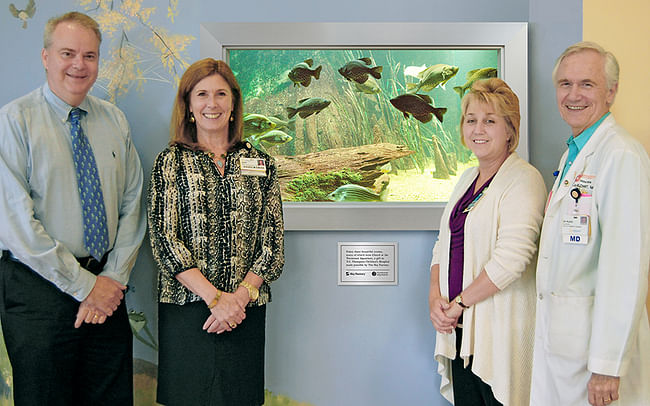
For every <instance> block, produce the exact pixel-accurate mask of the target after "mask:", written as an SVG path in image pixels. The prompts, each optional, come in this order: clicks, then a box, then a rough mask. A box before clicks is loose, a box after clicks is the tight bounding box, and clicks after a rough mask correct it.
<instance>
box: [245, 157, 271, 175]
mask: <svg viewBox="0 0 650 406" xmlns="http://www.w3.org/2000/svg"><path fill="white" fill-rule="evenodd" d="M239 167H240V169H241V174H242V175H249V176H266V162H264V160H263V159H261V158H239Z"/></svg>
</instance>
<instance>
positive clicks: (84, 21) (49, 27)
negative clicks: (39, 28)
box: [43, 11, 102, 49]
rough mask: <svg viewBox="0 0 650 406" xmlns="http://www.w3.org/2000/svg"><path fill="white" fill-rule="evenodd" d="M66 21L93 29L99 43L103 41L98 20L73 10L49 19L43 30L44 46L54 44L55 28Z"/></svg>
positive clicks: (47, 46)
mask: <svg viewBox="0 0 650 406" xmlns="http://www.w3.org/2000/svg"><path fill="white" fill-rule="evenodd" d="M64 22H73V23H76V24H79V25H80V26H82V27H84V28H87V29H89V30H91V31H92V32H94V33H95V35H96V36H97V41H98V43H99V44H101V43H102V33H101V31H100V30H99V24H97V21H95V20H94V19H93V18H92V17H90V16H88V15H86V14H83V13H79V12H77V11H71V12H69V13H65V14H62V15H60V16H56V17H52V18H50V19H49V20H47V23H46V24H45V31H44V32H43V48H46V49H47V48H49V47H50V45H52V34H53V33H54V30H55V29H56V27H57V26H58V25H59V24H61V23H64Z"/></svg>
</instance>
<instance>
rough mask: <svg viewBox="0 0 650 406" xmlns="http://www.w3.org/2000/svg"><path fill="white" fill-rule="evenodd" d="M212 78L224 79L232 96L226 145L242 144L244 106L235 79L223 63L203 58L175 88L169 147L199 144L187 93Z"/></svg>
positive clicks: (191, 66)
mask: <svg viewBox="0 0 650 406" xmlns="http://www.w3.org/2000/svg"><path fill="white" fill-rule="evenodd" d="M215 74H216V75H221V77H223V78H224V79H225V81H226V82H227V83H228V85H229V86H230V89H231V90H232V95H233V110H232V117H233V119H234V120H233V121H229V122H228V141H229V142H230V145H233V144H235V143H237V142H239V141H241V138H242V128H243V122H244V119H243V116H244V102H243V100H242V96H241V89H240V88H239V83H237V79H235V75H234V74H233V73H232V70H230V67H229V66H228V64H226V63H225V62H224V61H218V60H216V59H212V58H205V59H201V60H200V61H197V62H194V63H193V64H192V65H190V67H189V68H187V70H186V71H185V73H184V74H183V77H181V81H180V83H179V84H178V92H177V93H176V99H175V100H174V108H173V110H172V120H171V124H170V126H169V132H170V144H177V143H180V144H186V145H188V146H193V145H196V143H197V141H198V140H197V136H196V125H195V124H194V123H192V122H190V117H191V115H190V108H189V106H190V93H191V92H192V89H194V86H196V84H197V83H199V82H200V81H201V80H203V79H205V78H207V77H208V76H212V75H215Z"/></svg>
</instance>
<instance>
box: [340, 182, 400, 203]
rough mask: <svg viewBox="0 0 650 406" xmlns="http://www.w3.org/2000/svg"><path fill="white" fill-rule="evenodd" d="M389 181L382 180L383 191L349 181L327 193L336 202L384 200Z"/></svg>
mask: <svg viewBox="0 0 650 406" xmlns="http://www.w3.org/2000/svg"><path fill="white" fill-rule="evenodd" d="M387 186H388V182H382V186H381V191H380V192H379V193H375V192H373V191H372V190H370V189H368V188H367V187H363V186H360V185H355V184H354V183H348V184H345V185H343V186H339V187H338V188H337V189H336V190H335V191H333V192H332V193H330V194H328V195H327V198H328V199H329V200H332V201H335V202H379V201H382V200H384V195H385V193H386V190H387V188H386V187H387Z"/></svg>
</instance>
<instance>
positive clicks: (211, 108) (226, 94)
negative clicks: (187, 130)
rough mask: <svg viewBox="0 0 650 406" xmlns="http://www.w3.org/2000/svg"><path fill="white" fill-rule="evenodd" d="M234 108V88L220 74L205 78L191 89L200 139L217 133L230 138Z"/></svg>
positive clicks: (192, 104)
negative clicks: (229, 124) (229, 132)
mask: <svg viewBox="0 0 650 406" xmlns="http://www.w3.org/2000/svg"><path fill="white" fill-rule="evenodd" d="M232 110H233V95H232V89H231V88H230V86H229V85H228V82H226V80H225V79H224V78H223V77H222V76H221V75H219V74H214V75H210V76H208V77H206V78H203V79H202V80H201V81H199V82H198V83H197V84H196V86H194V88H193V89H192V90H191V91H190V112H192V114H193V115H194V119H195V120H196V135H197V137H198V138H199V139H201V138H202V137H213V136H215V135H216V136H218V137H225V138H226V139H228V123H229V120H230V114H231V113H232Z"/></svg>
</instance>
